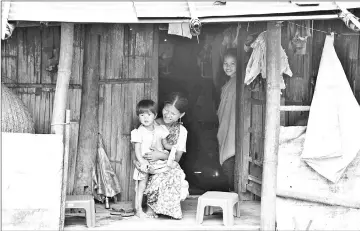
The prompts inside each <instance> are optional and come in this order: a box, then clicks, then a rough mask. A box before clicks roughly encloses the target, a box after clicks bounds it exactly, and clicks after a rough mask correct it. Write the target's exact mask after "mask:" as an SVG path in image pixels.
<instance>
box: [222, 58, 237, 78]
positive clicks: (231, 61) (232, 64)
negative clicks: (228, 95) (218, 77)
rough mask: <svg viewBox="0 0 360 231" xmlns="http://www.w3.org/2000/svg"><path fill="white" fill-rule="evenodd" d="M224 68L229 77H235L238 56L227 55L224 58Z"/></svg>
mask: <svg viewBox="0 0 360 231" xmlns="http://www.w3.org/2000/svg"><path fill="white" fill-rule="evenodd" d="M223 68H224V71H225V74H226V75H227V76H229V77H231V78H232V77H235V76H236V58H234V57H232V56H226V57H225V58H224V63H223Z"/></svg>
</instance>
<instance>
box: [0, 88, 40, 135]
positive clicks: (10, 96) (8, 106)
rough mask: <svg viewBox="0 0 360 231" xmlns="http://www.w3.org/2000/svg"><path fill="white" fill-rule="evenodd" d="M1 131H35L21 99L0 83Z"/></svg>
mask: <svg viewBox="0 0 360 231" xmlns="http://www.w3.org/2000/svg"><path fill="white" fill-rule="evenodd" d="M1 131H2V132H16V133H35V128H34V121H33V119H32V117H31V114H30V112H29V110H28V109H27V107H26V106H25V105H24V103H23V102H22V101H21V99H20V98H19V97H18V96H17V95H15V94H14V93H13V92H12V91H11V90H10V89H9V88H7V87H6V86H4V85H3V84H1Z"/></svg>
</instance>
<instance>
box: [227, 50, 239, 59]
mask: <svg viewBox="0 0 360 231" xmlns="http://www.w3.org/2000/svg"><path fill="white" fill-rule="evenodd" d="M226 57H233V58H234V59H236V58H237V50H236V48H229V49H227V50H226V51H225V54H224V59H225V58H226Z"/></svg>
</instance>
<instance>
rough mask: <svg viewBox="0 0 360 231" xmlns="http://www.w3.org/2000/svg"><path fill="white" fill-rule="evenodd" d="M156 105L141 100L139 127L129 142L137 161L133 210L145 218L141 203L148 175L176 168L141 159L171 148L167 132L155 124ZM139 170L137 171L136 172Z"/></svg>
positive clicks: (168, 162)
mask: <svg viewBox="0 0 360 231" xmlns="http://www.w3.org/2000/svg"><path fill="white" fill-rule="evenodd" d="M156 111H157V110H156V104H155V102H154V101H152V100H141V101H140V102H139V103H138V104H137V106H136V114H137V116H138V117H139V121H140V123H141V125H140V126H139V128H137V129H134V130H132V131H131V142H132V143H135V155H136V159H137V161H134V164H135V165H136V167H137V168H135V170H134V177H133V178H134V180H136V188H135V191H136V196H135V209H136V215H137V216H138V217H146V214H145V213H144V212H143V210H142V207H141V203H142V199H143V194H144V191H145V188H146V184H147V181H148V177H149V174H156V173H160V172H165V171H168V170H169V169H170V168H174V167H176V164H177V163H176V162H175V161H171V160H172V158H170V157H169V159H170V161H167V160H157V161H154V162H149V161H147V160H145V159H144V158H143V156H144V155H145V153H147V152H150V151H151V150H158V151H162V152H166V153H168V151H166V150H164V148H163V147H165V148H171V146H170V145H169V144H168V143H167V141H166V139H165V138H166V137H167V136H168V134H169V131H168V130H167V128H166V127H165V126H164V125H159V124H157V123H156V122H155V118H156V115H157V113H156ZM174 162H175V163H174ZM138 169H139V170H138Z"/></svg>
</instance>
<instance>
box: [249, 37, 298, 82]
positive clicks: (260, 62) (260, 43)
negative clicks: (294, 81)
mask: <svg viewBox="0 0 360 231" xmlns="http://www.w3.org/2000/svg"><path fill="white" fill-rule="evenodd" d="M266 35H267V32H266V31H264V32H262V33H261V34H259V36H258V37H257V38H256V40H255V41H254V42H253V43H252V44H251V47H252V48H253V51H252V53H251V56H250V59H249V62H248V64H247V66H246V73H245V81H244V83H245V84H246V85H249V84H250V83H251V82H252V81H254V79H255V78H256V77H257V76H258V75H259V74H260V73H261V76H262V77H263V78H266ZM280 50H281V51H280V52H281V54H280V73H281V76H280V89H285V82H284V79H283V77H282V74H283V73H285V74H287V75H288V76H290V77H291V76H292V75H293V73H292V72H291V70H290V66H289V62H288V58H287V55H286V53H285V51H284V49H283V48H282V47H281V49H280Z"/></svg>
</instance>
